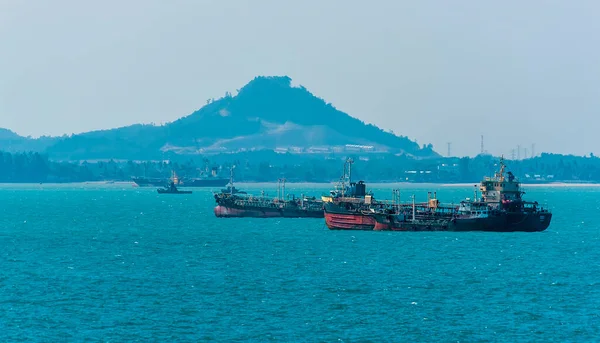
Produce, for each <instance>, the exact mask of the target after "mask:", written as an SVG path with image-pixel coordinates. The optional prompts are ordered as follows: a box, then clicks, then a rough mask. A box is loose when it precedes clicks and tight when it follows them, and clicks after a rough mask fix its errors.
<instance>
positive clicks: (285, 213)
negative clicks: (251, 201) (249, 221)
mask: <svg viewBox="0 0 600 343" xmlns="http://www.w3.org/2000/svg"><path fill="white" fill-rule="evenodd" d="M214 212H215V216H217V217H220V218H248V217H250V218H323V211H322V210H321V211H315V210H302V209H287V208H282V209H276V208H261V207H254V208H249V207H246V208H237V207H232V206H223V205H217V206H216V207H215V208H214Z"/></svg>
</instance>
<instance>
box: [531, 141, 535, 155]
mask: <svg viewBox="0 0 600 343" xmlns="http://www.w3.org/2000/svg"><path fill="white" fill-rule="evenodd" d="M531 157H532V158H533V157H535V143H533V144H531Z"/></svg>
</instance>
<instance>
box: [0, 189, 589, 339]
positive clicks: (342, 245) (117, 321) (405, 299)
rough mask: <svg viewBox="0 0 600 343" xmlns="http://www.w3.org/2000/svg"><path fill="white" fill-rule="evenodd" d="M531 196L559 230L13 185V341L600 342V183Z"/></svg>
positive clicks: (0, 197)
mask: <svg viewBox="0 0 600 343" xmlns="http://www.w3.org/2000/svg"><path fill="white" fill-rule="evenodd" d="M237 186H238V187H240V188H247V189H252V190H253V192H256V193H258V192H259V191H260V189H259V188H258V186H256V185H254V186H252V185H242V184H240V185H237ZM269 187H270V189H268V188H267V187H265V189H266V190H267V191H269V193H270V194H272V195H275V193H276V192H275V185H270V186H269ZM436 187H437V188H436ZM329 188H330V187H329V186H328V185H327V186H326V185H319V186H315V185H292V184H288V186H287V191H288V193H296V194H300V193H301V192H302V193H305V194H309V195H320V194H321V193H323V192H326V191H327V190H328V189H329ZM525 190H526V191H527V194H526V195H525V196H526V198H527V199H529V200H537V201H539V202H540V203H541V204H544V203H548V204H550V205H551V209H552V210H553V212H554V218H553V220H552V224H551V226H550V227H549V228H548V230H546V231H545V232H541V233H473V232H463V233H452V232H349V231H330V230H328V229H327V228H326V227H325V225H324V220H322V219H266V220H265V219H218V218H215V217H214V215H213V213H212V208H213V205H214V201H213V198H212V194H211V193H210V191H209V190H207V189H204V190H203V189H194V193H193V194H191V195H185V196H178V195H175V196H173V195H158V194H157V193H156V191H155V189H153V188H149V189H142V188H132V187H131V185H129V184H126V185H95V184H90V185H0V244H1V246H2V247H3V249H2V252H1V253H0V256H1V259H2V266H3V267H2V268H0V341H13V342H14V341H28V342H33V341H54V342H57V341H83V340H101V341H115V342H116V341H135V340H140V341H163V342H166V341H209V340H218V341H229V342H231V341H257V342H258V341H260V342H264V341H300V342H303V341H306V342H316V341H327V342H332V341H338V342H356V341H371V342H388V341H389V342H392V341H393V342H399V341H405V342H414V341H453V342H455V341H461V342H463V341H465V342H472V341H499V342H521V341H523V342H525V341H527V342H529V341H544V342H548V341H557V342H559V341H560V342H563V341H575V342H589V341H594V340H596V339H597V337H599V335H600V329H599V327H600V319H599V318H598V313H599V307H600V284H599V282H598V275H600V273H599V272H600V262H599V261H600V250H599V249H598V246H599V243H600V232H599V230H598V227H599V225H598V223H599V222H600V217H599V216H598V213H599V211H598V210H599V209H600V200H599V199H600V197H599V196H600V187H597V186H589V187H548V186H538V187H526V189H525ZM374 191H375V196H376V197H378V198H390V197H391V189H390V188H389V186H385V185H377V188H375V189H374ZM402 191H403V194H402V197H403V199H405V200H408V196H409V195H410V193H412V192H414V193H415V194H416V195H417V200H419V199H421V200H424V199H425V198H426V192H427V191H437V193H438V198H440V200H442V201H444V202H451V201H459V200H461V199H462V198H465V197H472V194H473V187H472V186H452V187H449V186H448V187H444V186H439V185H438V186H431V187H429V186H428V187H427V189H425V188H423V186H416V185H408V186H402Z"/></svg>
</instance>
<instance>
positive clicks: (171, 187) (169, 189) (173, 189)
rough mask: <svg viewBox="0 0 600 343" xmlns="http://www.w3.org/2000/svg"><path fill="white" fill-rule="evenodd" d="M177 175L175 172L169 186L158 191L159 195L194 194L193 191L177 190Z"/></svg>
mask: <svg viewBox="0 0 600 343" xmlns="http://www.w3.org/2000/svg"><path fill="white" fill-rule="evenodd" d="M177 181H178V180H177V175H176V174H175V172H173V177H172V179H171V183H170V184H169V186H167V187H164V188H159V189H157V190H156V191H157V192H158V193H159V194H192V191H180V190H179V189H177V187H176V186H175V183H176V182H177Z"/></svg>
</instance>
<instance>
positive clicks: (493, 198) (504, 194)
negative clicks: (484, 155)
mask: <svg viewBox="0 0 600 343" xmlns="http://www.w3.org/2000/svg"><path fill="white" fill-rule="evenodd" d="M504 170H505V165H504V158H500V171H498V172H496V174H495V175H494V177H486V178H485V179H484V180H483V181H482V182H481V184H480V187H479V190H480V191H481V195H482V198H483V201H484V202H486V203H501V202H504V201H519V200H521V195H522V194H523V193H524V192H522V191H521V185H520V182H519V181H518V180H516V179H515V176H514V175H513V173H511V172H510V171H509V172H507V173H506V174H507V175H506V176H505V175H504V173H505V171H504Z"/></svg>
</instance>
